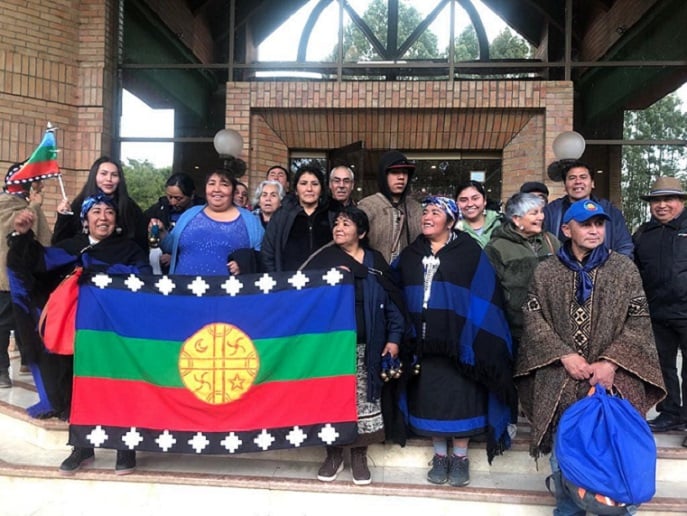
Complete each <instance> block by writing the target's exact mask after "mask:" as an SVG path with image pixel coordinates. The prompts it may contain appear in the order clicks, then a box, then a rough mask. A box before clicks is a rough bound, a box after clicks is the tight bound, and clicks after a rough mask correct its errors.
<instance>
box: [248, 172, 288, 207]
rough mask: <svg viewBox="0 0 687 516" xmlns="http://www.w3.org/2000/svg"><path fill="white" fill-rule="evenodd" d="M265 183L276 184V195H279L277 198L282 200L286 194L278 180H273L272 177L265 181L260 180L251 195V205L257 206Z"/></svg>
mask: <svg viewBox="0 0 687 516" xmlns="http://www.w3.org/2000/svg"><path fill="white" fill-rule="evenodd" d="M267 185H270V186H276V187H277V195H279V200H280V201H282V200H284V195H286V192H285V191H284V187H283V186H282V185H281V183H280V182H279V181H275V180H273V179H266V180H265V181H260V184H259V185H258V187H257V188H256V189H255V195H254V196H253V206H254V207H256V208H257V206H258V203H259V202H260V196H261V195H262V191H263V190H264V189H265V187H266V186H267Z"/></svg>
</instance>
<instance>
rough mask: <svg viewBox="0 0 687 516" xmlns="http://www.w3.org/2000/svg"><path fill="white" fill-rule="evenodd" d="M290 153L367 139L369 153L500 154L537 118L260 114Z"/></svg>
mask: <svg viewBox="0 0 687 516" xmlns="http://www.w3.org/2000/svg"><path fill="white" fill-rule="evenodd" d="M255 112H256V113H258V114H260V115H261V116H262V117H263V118H264V120H265V122H266V123H267V124H268V125H269V126H270V127H271V128H272V130H273V131H274V132H275V133H276V134H277V135H278V136H279V137H280V138H281V139H282V141H284V143H285V144H286V145H287V146H288V147H289V148H290V149H313V150H315V149H317V150H326V149H333V148H337V147H342V146H344V145H348V144H349V143H351V142H354V141H358V140H362V141H363V142H365V147H366V148H368V149H389V148H400V149H405V150H416V151H430V152H431V151H452V150H485V151H494V150H496V151H500V150H501V149H503V148H504V147H505V145H506V144H507V143H508V142H509V141H510V140H511V139H512V138H513V136H514V135H516V134H517V133H518V132H519V131H520V130H521V129H522V128H523V127H524V126H525V124H526V123H527V121H528V120H529V119H530V118H531V117H532V116H533V114H534V111H532V110H497V109H477V110H475V109H470V110H462V109H442V108H434V109H384V110H371V109H370V110H368V109H298V108H291V109H264V110H256V111H255Z"/></svg>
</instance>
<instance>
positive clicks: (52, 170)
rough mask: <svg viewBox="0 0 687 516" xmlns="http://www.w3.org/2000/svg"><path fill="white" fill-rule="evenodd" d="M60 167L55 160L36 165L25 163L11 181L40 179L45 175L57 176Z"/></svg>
mask: <svg viewBox="0 0 687 516" xmlns="http://www.w3.org/2000/svg"><path fill="white" fill-rule="evenodd" d="M59 173H60V167H59V165H58V164H57V160H50V161H37V162H36V163H26V164H25V165H24V166H23V167H22V169H21V172H19V173H17V174H16V175H15V176H14V177H12V180H17V179H31V178H33V177H40V176H44V175H46V174H59Z"/></svg>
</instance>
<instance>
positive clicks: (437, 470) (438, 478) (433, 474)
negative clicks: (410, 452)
mask: <svg viewBox="0 0 687 516" xmlns="http://www.w3.org/2000/svg"><path fill="white" fill-rule="evenodd" d="M450 463H451V459H450V458H449V457H447V456H446V455H437V454H434V457H432V461H431V462H430V464H431V465H432V469H430V470H429V471H428V472H427V480H428V481H429V482H431V483H432V484H445V483H446V482H448V469H449V465H450Z"/></svg>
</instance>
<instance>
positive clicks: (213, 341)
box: [179, 323, 260, 405]
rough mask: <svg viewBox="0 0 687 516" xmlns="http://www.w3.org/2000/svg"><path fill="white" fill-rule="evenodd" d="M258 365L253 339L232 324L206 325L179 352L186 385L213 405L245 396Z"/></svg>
mask: <svg viewBox="0 0 687 516" xmlns="http://www.w3.org/2000/svg"><path fill="white" fill-rule="evenodd" d="M259 368H260V358H259V357H258V353H257V351H256V350H255V346H254V345H253V341H252V340H251V339H250V337H248V335H246V334H245V333H244V332H243V331H241V330H240V329H239V328H237V327H236V326H234V325H232V324H226V323H212V324H208V325H206V326H204V327H203V328H201V329H200V330H198V331H197V332H196V333H194V334H193V335H191V337H189V338H188V339H186V341H185V342H184V345H183V346H182V348H181V353H180V354H179V372H180V373H181V379H182V381H183V382H184V385H185V386H186V388H187V389H188V390H190V391H191V392H192V393H193V394H194V395H195V396H196V397H197V398H198V399H200V400H202V401H204V402H206V403H209V404H211V405H221V404H223V403H231V402H232V401H236V400H237V399H239V398H240V397H241V396H243V395H244V394H245V393H246V392H248V389H250V387H251V385H253V382H254V381H255V377H256V376H257V374H258V369H259Z"/></svg>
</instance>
